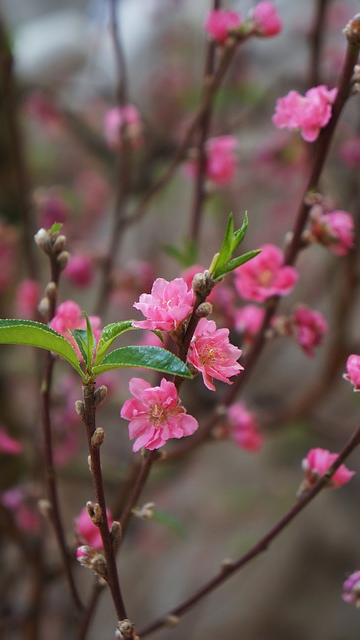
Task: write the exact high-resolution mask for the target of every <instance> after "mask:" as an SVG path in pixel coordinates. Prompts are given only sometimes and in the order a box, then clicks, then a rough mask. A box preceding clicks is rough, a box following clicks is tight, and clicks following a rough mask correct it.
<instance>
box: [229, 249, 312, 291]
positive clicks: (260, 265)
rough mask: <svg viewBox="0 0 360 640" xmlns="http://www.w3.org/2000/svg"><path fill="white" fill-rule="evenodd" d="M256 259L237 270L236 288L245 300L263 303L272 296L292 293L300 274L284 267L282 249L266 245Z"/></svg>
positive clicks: (292, 268) (291, 268)
mask: <svg viewBox="0 0 360 640" xmlns="http://www.w3.org/2000/svg"><path fill="white" fill-rule="evenodd" d="M260 248H261V253H259V254H258V255H257V256H255V258H253V259H252V260H249V262H246V263H245V264H244V265H242V266H241V267H238V268H237V269H235V272H234V273H235V287H236V289H237V291H238V293H239V295H240V296H241V297H242V298H243V299H244V300H253V301H254V302H263V301H264V300H267V298H270V297H271V296H286V295H287V294H288V293H290V292H291V291H292V289H293V288H294V286H295V284H296V282H297V280H298V277H299V276H298V272H297V271H296V269H294V267H287V266H283V263H284V257H283V253H282V251H281V249H279V247H276V246H275V245H273V244H265V245H263V246H262V247H260Z"/></svg>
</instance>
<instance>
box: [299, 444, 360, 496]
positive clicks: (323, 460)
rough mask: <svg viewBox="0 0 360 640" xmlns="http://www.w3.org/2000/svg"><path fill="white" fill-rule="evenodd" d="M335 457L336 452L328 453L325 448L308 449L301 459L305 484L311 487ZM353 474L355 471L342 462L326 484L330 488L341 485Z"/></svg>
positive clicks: (330, 465)
mask: <svg viewBox="0 0 360 640" xmlns="http://www.w3.org/2000/svg"><path fill="white" fill-rule="evenodd" d="M337 457H338V454H337V453H330V451H328V450H327V449H310V451H309V453H308V454H307V456H306V458H304V460H303V461H302V468H303V471H304V472H305V476H306V482H307V486H308V487H311V486H312V485H313V484H315V482H316V481H317V480H318V479H319V478H320V477H321V476H323V475H325V474H326V472H327V471H328V470H329V469H330V468H331V467H332V465H333V464H334V462H335V460H336V459H337ZM354 475H355V471H350V470H349V469H347V467H346V466H345V465H344V464H342V465H341V466H340V467H339V468H338V469H337V470H336V471H335V473H334V475H333V476H332V477H331V480H330V481H329V484H328V486H329V487H331V488H336V487H341V486H342V485H343V484H346V483H347V482H349V480H351V478H352V477H353V476H354Z"/></svg>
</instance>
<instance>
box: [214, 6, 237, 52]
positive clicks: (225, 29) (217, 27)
mask: <svg viewBox="0 0 360 640" xmlns="http://www.w3.org/2000/svg"><path fill="white" fill-rule="evenodd" d="M242 22H243V19H242V17H241V15H240V14H239V13H236V11H225V10H224V9H217V10H214V11H211V12H210V13H209V15H208V16H207V18H206V20H205V31H206V32H207V33H208V34H209V36H211V38H213V40H216V42H218V43H219V44H223V43H224V42H225V40H226V39H227V38H228V36H229V35H230V34H231V31H233V30H235V29H237V28H238V27H240V25H241V24H242Z"/></svg>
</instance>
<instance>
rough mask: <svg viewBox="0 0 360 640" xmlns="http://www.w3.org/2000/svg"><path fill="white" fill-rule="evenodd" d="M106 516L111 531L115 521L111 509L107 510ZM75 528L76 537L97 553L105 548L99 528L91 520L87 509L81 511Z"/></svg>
mask: <svg viewBox="0 0 360 640" xmlns="http://www.w3.org/2000/svg"><path fill="white" fill-rule="evenodd" d="M106 515H107V520H108V524H109V529H111V525H112V523H113V520H112V517H111V513H110V511H109V509H107V510H106ZM74 526H75V532H76V535H77V537H78V539H79V541H80V542H81V543H83V544H87V545H89V546H90V547H92V548H93V549H96V550H97V551H99V550H100V549H102V548H103V544H102V540H101V535H100V531H99V527H97V526H96V524H94V523H93V521H92V520H91V518H90V516H89V513H88V510H87V508H86V507H84V508H83V509H82V510H81V511H80V513H79V515H78V517H77V518H76V519H75V522H74Z"/></svg>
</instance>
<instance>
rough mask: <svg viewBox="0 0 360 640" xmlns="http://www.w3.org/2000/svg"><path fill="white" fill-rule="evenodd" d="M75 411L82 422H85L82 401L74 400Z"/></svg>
mask: <svg viewBox="0 0 360 640" xmlns="http://www.w3.org/2000/svg"><path fill="white" fill-rule="evenodd" d="M75 411H76V413H77V414H78V416H80V418H81V419H82V420H85V405H84V403H83V401H82V400H76V402H75Z"/></svg>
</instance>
